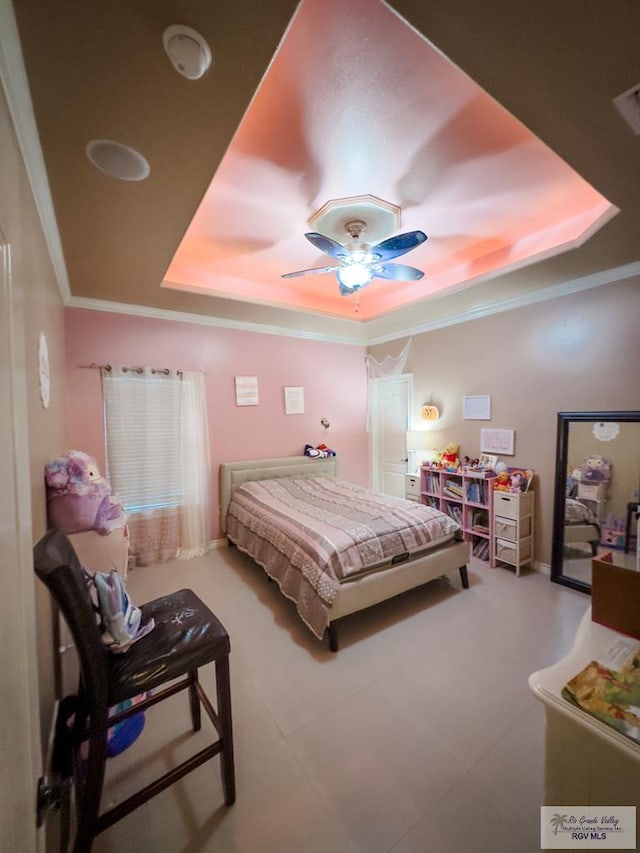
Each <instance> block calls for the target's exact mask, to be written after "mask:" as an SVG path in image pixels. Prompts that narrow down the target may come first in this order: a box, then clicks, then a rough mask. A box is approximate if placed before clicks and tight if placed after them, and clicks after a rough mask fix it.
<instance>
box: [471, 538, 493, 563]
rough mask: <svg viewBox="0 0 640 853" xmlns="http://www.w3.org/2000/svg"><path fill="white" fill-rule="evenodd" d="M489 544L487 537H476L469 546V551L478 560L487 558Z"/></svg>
mask: <svg viewBox="0 0 640 853" xmlns="http://www.w3.org/2000/svg"><path fill="white" fill-rule="evenodd" d="M489 546H490V542H489V540H488V539H476V540H475V541H474V543H473V545H472V546H471V553H472V554H473V556H474V557H477V558H478V559H479V560H487V559H489Z"/></svg>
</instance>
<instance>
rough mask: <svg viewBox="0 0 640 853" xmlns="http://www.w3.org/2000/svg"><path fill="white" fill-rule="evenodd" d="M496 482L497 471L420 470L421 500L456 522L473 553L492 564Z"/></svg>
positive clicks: (426, 468) (424, 468)
mask: <svg viewBox="0 0 640 853" xmlns="http://www.w3.org/2000/svg"><path fill="white" fill-rule="evenodd" d="M494 482H495V475H494V474H492V475H487V474H484V473H473V472H469V471H466V472H463V473H456V474H453V473H451V472H449V471H439V470H437V469H434V468H428V467H423V468H422V469H421V471H420V502H421V503H423V504H426V505H427V506H435V507H436V508H437V509H439V510H441V511H442V512H445V513H447V515H449V516H451V518H453V519H454V520H455V521H457V522H458V524H459V525H460V527H461V529H462V534H463V536H464V538H465V541H467V542H468V543H469V548H470V552H471V554H472V555H473V556H474V557H476V558H477V559H478V560H484V561H485V562H487V563H489V565H490V566H491V567H493V554H494V550H493V547H492V541H493V484H494Z"/></svg>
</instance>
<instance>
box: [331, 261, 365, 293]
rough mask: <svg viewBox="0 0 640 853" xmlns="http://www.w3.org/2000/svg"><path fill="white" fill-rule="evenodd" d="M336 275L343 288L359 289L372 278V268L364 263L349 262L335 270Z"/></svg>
mask: <svg viewBox="0 0 640 853" xmlns="http://www.w3.org/2000/svg"><path fill="white" fill-rule="evenodd" d="M336 276H337V277H338V281H339V282H340V284H341V285H342V287H343V288H345V290H349V291H351V290H359V289H360V288H361V287H364V286H365V285H366V284H369V282H370V281H371V279H372V278H373V270H372V269H371V267H368V266H367V265H366V264H362V263H351V264H347V266H346V267H341V268H340V269H339V270H337V271H336Z"/></svg>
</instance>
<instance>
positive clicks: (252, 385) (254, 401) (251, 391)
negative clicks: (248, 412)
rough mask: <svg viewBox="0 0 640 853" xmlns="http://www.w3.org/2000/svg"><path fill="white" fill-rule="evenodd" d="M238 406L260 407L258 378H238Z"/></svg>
mask: <svg viewBox="0 0 640 853" xmlns="http://www.w3.org/2000/svg"><path fill="white" fill-rule="evenodd" d="M235 380H236V406H257V405H258V377H257V376H236V378H235Z"/></svg>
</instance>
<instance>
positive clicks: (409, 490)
mask: <svg viewBox="0 0 640 853" xmlns="http://www.w3.org/2000/svg"><path fill="white" fill-rule="evenodd" d="M404 496H405V498H406V499H407V500H408V501H419V500H420V474H406V475H405V480H404Z"/></svg>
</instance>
